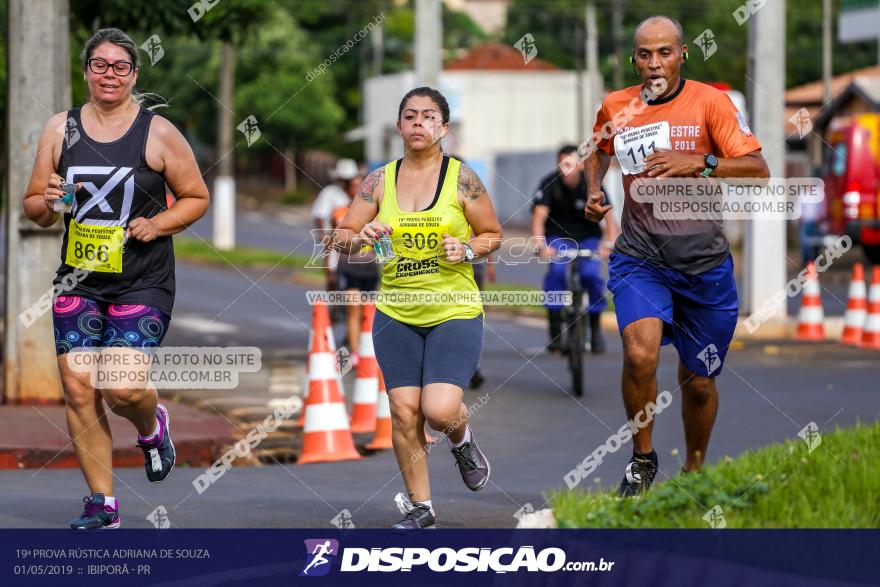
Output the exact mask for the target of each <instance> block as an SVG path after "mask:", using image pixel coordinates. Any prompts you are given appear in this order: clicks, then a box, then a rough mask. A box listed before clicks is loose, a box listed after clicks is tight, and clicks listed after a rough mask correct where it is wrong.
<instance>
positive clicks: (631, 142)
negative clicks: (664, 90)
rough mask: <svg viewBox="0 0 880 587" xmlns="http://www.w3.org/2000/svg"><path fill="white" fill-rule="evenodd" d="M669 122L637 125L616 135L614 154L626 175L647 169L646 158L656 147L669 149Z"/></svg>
mask: <svg viewBox="0 0 880 587" xmlns="http://www.w3.org/2000/svg"><path fill="white" fill-rule="evenodd" d="M670 146H671V143H670V142H669V123H668V122H667V121H665V120H664V121H662V122H655V123H654V124H647V125H645V126H637V127H635V128H631V129H629V130H628V131H626V132H622V133H619V134H617V135H615V137H614V154H615V155H617V161H618V163H620V169H621V171H622V172H623V174H624V175H634V174H637V173H642V172H643V171H644V170H645V158H646V157H647V156H648V155H650V154H651V153H653V152H654V151H655V150H656V149H669V148H670Z"/></svg>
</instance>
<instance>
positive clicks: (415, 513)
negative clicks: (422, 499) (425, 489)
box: [392, 503, 435, 530]
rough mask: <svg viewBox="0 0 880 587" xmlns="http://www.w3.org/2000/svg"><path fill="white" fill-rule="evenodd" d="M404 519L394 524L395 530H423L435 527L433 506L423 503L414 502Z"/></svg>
mask: <svg viewBox="0 0 880 587" xmlns="http://www.w3.org/2000/svg"><path fill="white" fill-rule="evenodd" d="M412 505H413V507H412V509H411V510H409V511H408V512H407V513H406V515H405V516H404V517H403V519H402V520H400V521H399V522H397V523H396V524H394V526H392V529H394V530H423V529H425V528H433V527H434V521H435V518H434V514H432V513H431V508H429V507H428V506H426V505H425V504H423V503H414V504H412Z"/></svg>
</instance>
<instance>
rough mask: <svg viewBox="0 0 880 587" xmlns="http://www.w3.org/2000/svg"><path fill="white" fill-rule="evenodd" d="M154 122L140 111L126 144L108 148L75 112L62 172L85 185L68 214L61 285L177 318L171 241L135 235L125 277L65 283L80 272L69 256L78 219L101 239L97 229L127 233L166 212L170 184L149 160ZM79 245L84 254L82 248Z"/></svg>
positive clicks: (102, 275) (128, 243) (126, 248)
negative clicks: (142, 221)
mask: <svg viewBox="0 0 880 587" xmlns="http://www.w3.org/2000/svg"><path fill="white" fill-rule="evenodd" d="M152 119H153V113H152V112H151V111H150V110H147V109H146V108H141V109H140V111H139V112H138V115H137V117H136V118H135V120H134V123H133V124H132V125H131V127H130V128H129V129H128V131H127V132H126V133H125V134H124V135H123V136H122V137H121V138H119V139H117V140H115V141H112V142H109V143H101V142H98V141H95V140H93V139H92V138H91V137H89V136H88V135H87V134H86V132H85V129H84V128H83V125H82V119H81V118H80V108H74V109H72V110H70V111H68V117H67V123H66V132H65V138H64V140H63V141H62V147H61V157H60V160H59V163H58V174H59V175H60V176H61V177H63V178H64V181H66V182H68V183H82V184H83V185H82V187H81V188H80V189H79V190H78V191H77V193H76V198H75V201H74V204H73V209H72V210H71V213H69V214H64V239H63V241H62V247H61V265H60V267H59V268H58V272H57V274H56V276H55V280H54V283H55V284H56V285H61V286H62V287H61V289H62V291H63V293H62V295H79V296H83V297H87V298H91V299H94V300H96V301H99V302H106V303H113V304H143V305H145V306H151V307H153V308H156V309H158V310H161V311H162V312H164V313H165V314H168V315H169V316H170V315H171V309H172V306H173V305H174V289H175V283H174V248H173V245H172V241H171V237H170V236H163V237H159V238H157V239H155V240H153V241H150V242H147V243H145V242H141V241H139V240H137V239H135V238H134V237H129V238H127V239H126V240H125V243H124V245H123V248H122V260H121V261H122V267H121V271H98V270H92V271H89V272H88V274H87V276H86V277H84V278H82V279H77V280H73V279H71V278H68V279H67V280H64V277H65V276H66V275H68V274H71V273H74V275H76V274H77V273H75V271H76V269H75V267H74V266H72V265H70V264H68V262H69V261H71V259H72V257H71V256H70V255H69V254H68V253H69V252H68V246H69V245H71V243H69V240H70V238H71V236H70V233H71V230H72V228H71V227H72V224H71V220H73V221H74V222H75V223H76V224H77V225H79V226H85V227H86V230H87V231H92V232H91V233H95V229H94V228H93V227H121V230H122V231H123V232H124V231H125V229H126V228H127V227H128V223H129V222H131V221H132V220H134V219H135V218H138V217H141V216H142V217H144V218H152V217H153V216H155V215H156V214H158V213H160V212H162V211H163V210H166V209H167V201H166V197H165V178H164V177H163V176H162V174H160V173H156V172H155V171H153V170H152V169H150V167H149V166H148V165H147V160H146V148H147V136H148V134H149V131H150V122H151V121H152ZM97 230H98V231H100V230H102V229H97ZM87 234H89V233H88V232H87ZM73 240H74V241H76V240H77V239H75V238H74V239H73ZM72 244H73V245H76V249H77V253H78V254H81V253H82V250H83V246H82V244H83V243H77V242H74V243H72ZM72 251H73V249H71V252H72ZM92 254H94V253H92ZM78 273H79V274H80V275H81V274H82V273H83V272H82V271H79V272H78ZM70 282H75V285H74V286H73V288H72V289H68V287H67V286H69V285H70Z"/></svg>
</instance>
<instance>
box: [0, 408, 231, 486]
mask: <svg viewBox="0 0 880 587" xmlns="http://www.w3.org/2000/svg"><path fill="white" fill-rule="evenodd" d="M167 405H168V409H169V411H170V412H171V429H172V431H173V432H174V448H175V449H176V450H177V464H178V465H180V464H187V465H190V466H199V467H203V466H207V465H210V464H211V463H212V462H213V461H214V459H216V458H217V456H219V454H220V452H221V449H222V448H223V447H224V446H228V445H229V444H231V443H232V442H234V440H233V434H232V426H230V424H229V423H228V422H226V421H225V420H224V419H223V418H221V417H219V416H212V415H209V414H206V413H204V412H200V411H199V410H196V409H194V408H191V407H187V406H185V405H180V404H174V403H172V402H169V403H168V404H167ZM65 412H66V409H65V407H64V406H62V405H52V406H15V405H0V430H3V434H2V435H0V469H40V468H44V467H45V468H50V469H63V468H78V467H79V464H78V463H77V460H76V454H75V453H74V450H73V444H72V443H71V442H70V436H69V435H68V433H67V420H66V416H65ZM108 420H109V421H110V430H111V433H112V434H113V466H114V467H143V466H144V454H143V452H141V449H139V448H138V447H137V445H136V442H137V438H136V434H137V433H136V432H135V430H134V428H133V427H132V425H131V424H129V423H128V422H127V421H126V420H124V419H122V418H120V417H119V416H116V415H112V414H111V415H109V416H108Z"/></svg>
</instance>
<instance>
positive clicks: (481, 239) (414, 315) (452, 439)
mask: <svg viewBox="0 0 880 587" xmlns="http://www.w3.org/2000/svg"><path fill="white" fill-rule="evenodd" d="M397 129H398V131H399V133H400V136H401V137H402V139H403V147H404V156H403V158H402V159H398V160H397V161H392V162H391V163H389V164H388V165H385V166H384V167H381V168H379V169H377V170H375V171H373V172H372V173H371V174H370V175H368V176H367V178H366V179H365V180H364V183H363V185H362V186H361V189H360V192H359V193H358V195H357V196H356V197H355V199H354V200H353V201H352V204H351V209H350V210H349V213H348V214H347V215H346V217H345V218H344V219H343V220H342V223H341V224H340V227H339V229H338V230H337V231H336V232H335V233H334V234H333V238H331V239H327V244H328V246H331V247H333V248H336V249H339V250H341V251H343V252H351V251H353V250H358V249H359V248H361V247H362V246H364V245H369V246H373V245H374V244H376V242H377V241H378V240H379V239H381V238H382V237H384V236H389V237H390V239H391V242H392V245H393V248H394V253H395V254H396V256H395V257H394V258H392V259H390V260H387V261H386V262H385V263H384V264H383V266H382V277H381V288H380V299H379V301H378V303H377V304H376V309H377V312H376V318H375V321H374V323H373V345H374V347H375V351H376V358H377V359H378V361H379V367H380V368H381V369H382V374H383V376H384V378H385V383H386V386H387V388H388V398H389V400H390V404H391V416H392V422H393V434H392V437H393V443H394V453H395V455H396V456H397V463H398V465H399V466H400V472H401V474H402V476H403V480H404V483H405V484H406V488H407V491H408V492H409V497H410V501H411V502H412V504H413V507H412V509H411V510H410V511H409V513H407V514H406V516H405V517H404V518H403V519H402V520H401V521H400V522H398V523H397V524H396V525H395V526H394V527H395V528H403V529H421V528H429V527H432V526H433V525H434V510H433V507H432V504H431V492H430V491H431V490H430V483H429V479H428V462H427V454H428V453H427V450H426V445H427V440H426V438H425V421H427V422H428V424H429V425H430V426H431V428H433V429H434V430H437V431H439V432H443V433H444V435H445V436H446V437H447V439H448V440H449V444H450V447H451V449H452V454H453V455H454V456H455V460H456V463H457V464H458V467H459V471H460V472H461V476H462V479H463V480H464V483H465V485H467V486H468V488H470V489H471V490H473V491H479V490H480V489H482V488H483V486H485V485H486V483H487V482H488V481H489V472H490V469H489V462H488V461H487V460H486V457H485V456H484V455H483V453H482V452H481V451H480V449H479V448H478V447H477V444H476V441H475V439H474V435H473V433H472V432H471V430H470V428H469V427H468V424H467V422H468V412H467V408H466V407H465V405H464V404H463V403H462V397H463V393H464V388H465V387H466V386H467V383H468V381H469V380H470V378H471V375H472V374H473V372H474V370H475V369H476V367H477V364H478V362H479V358H480V351H481V349H482V346H483V307H482V303H481V301H480V293H479V289H478V288H477V284H476V283H475V282H474V271H473V266H472V265H471V264H470V263H472V262H474V261H477V260H480V259H483V258H484V257H486V256H487V255H489V253H491V252H492V251H494V250H496V249H497V248H498V247H499V245H500V244H501V236H502V234H501V225H500V224H499V222H498V217H497V216H496V215H495V210H494V208H493V207H492V201H491V200H490V199H489V195H488V194H487V193H486V188H485V187H484V186H483V183H482V182H481V181H480V178H479V177H478V176H477V174H476V173H474V171H473V170H472V169H471V168H470V167H468V166H467V165H465V164H463V163H461V162H460V161H458V160H457V159H454V158H451V157H448V156H446V155H444V154H443V150H442V147H441V140H442V139H443V137H445V136H446V134H447V133H448V132H449V104H447V102H446V99H445V98H444V97H443V95H442V94H441V93H440V92H438V91H437V90H434V89H431V88H427V87H423V88H416V89H414V90H412V91H410V92H409V93H407V94H406V96H404V97H403V100H402V101H401V103H400V108H399V109H398V117H397Z"/></svg>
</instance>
